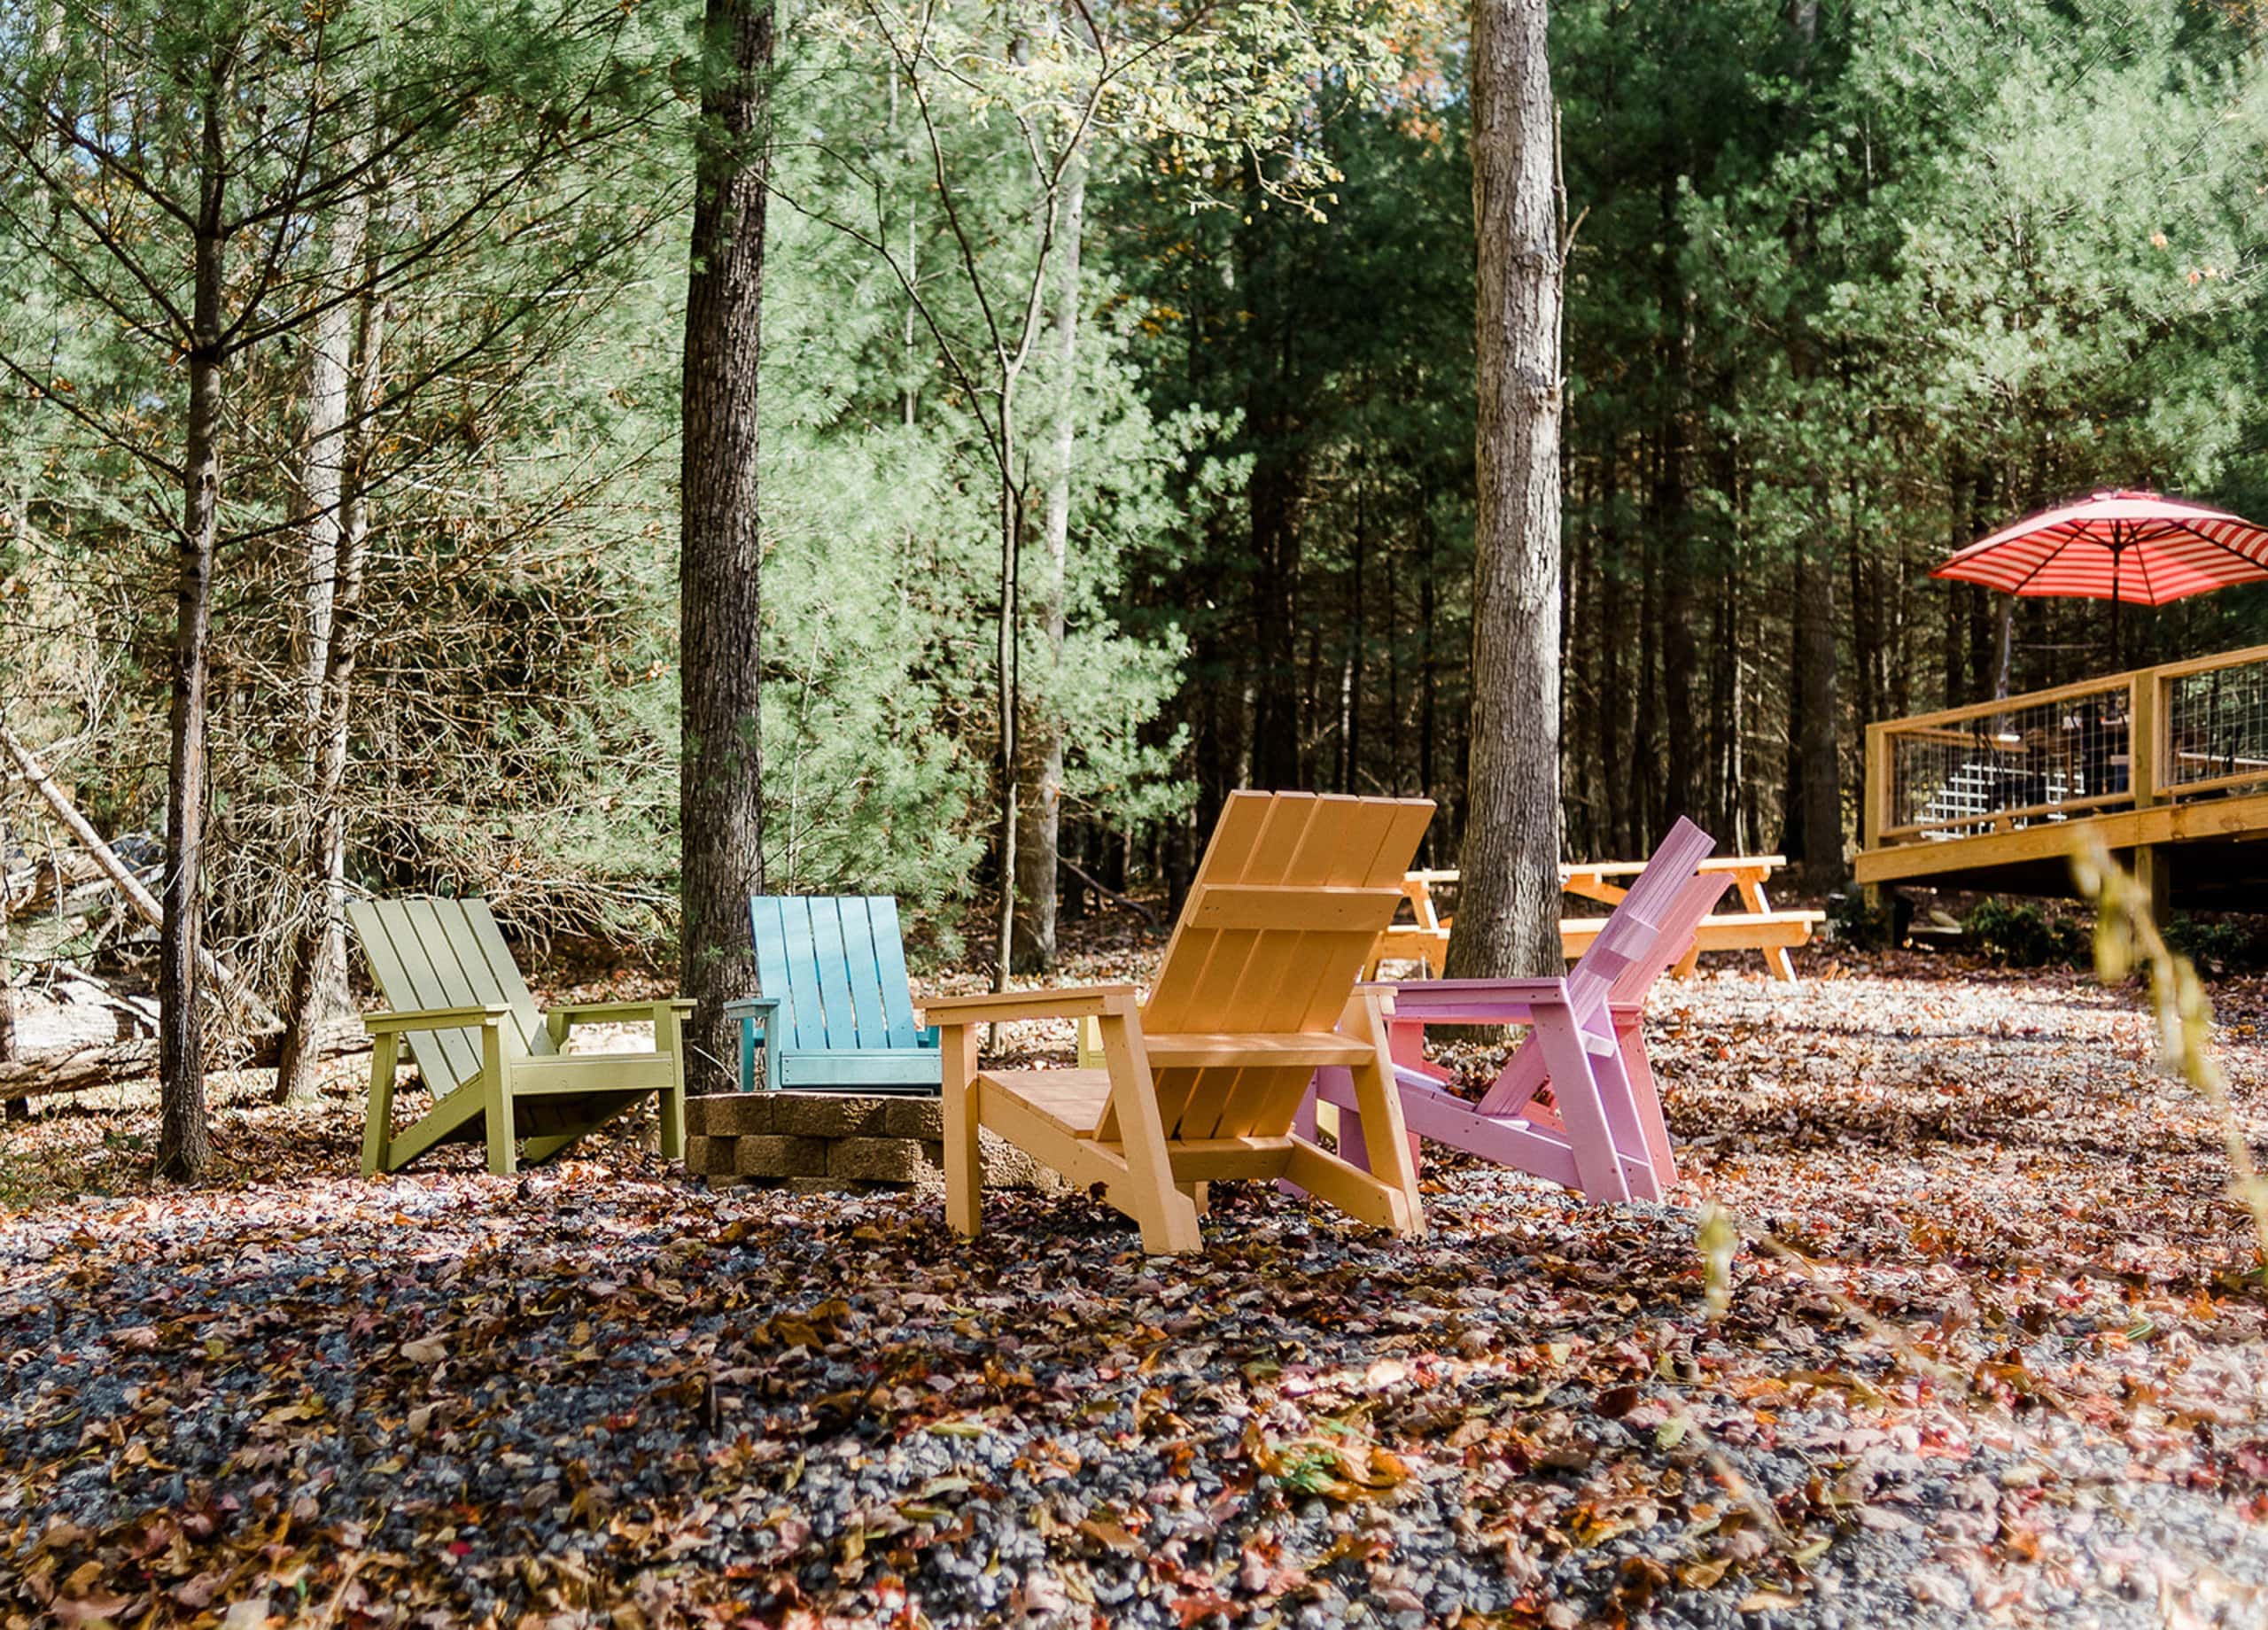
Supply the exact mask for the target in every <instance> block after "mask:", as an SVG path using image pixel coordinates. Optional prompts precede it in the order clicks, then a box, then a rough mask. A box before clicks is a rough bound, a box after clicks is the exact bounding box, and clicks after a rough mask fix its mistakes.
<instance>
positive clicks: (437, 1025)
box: [362, 1002, 512, 1036]
mask: <svg viewBox="0 0 2268 1630" xmlns="http://www.w3.org/2000/svg"><path fill="white" fill-rule="evenodd" d="M511 1011H512V1010H511V1009H510V1008H509V1007H507V1006H506V1005H504V1004H503V1003H501V1002H484V1003H478V1004H476V1005H470V1006H466V1007H416V1008H411V1009H408V1011H406V1012H401V1013H364V1014H363V1015H362V1028H363V1029H365V1030H367V1031H368V1032H369V1034H371V1035H372V1036H384V1034H385V1033H386V1032H387V1031H389V1030H454V1029H455V1028H457V1027H458V1026H460V1025H467V1024H478V1025H491V1024H500V1023H501V1022H502V1021H503V1020H504V1016H505V1015H506V1014H508V1013H510V1012H511Z"/></svg>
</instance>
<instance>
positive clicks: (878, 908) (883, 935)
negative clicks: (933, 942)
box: [866, 894, 921, 1047]
mask: <svg viewBox="0 0 2268 1630" xmlns="http://www.w3.org/2000/svg"><path fill="white" fill-rule="evenodd" d="M866 923H867V931H868V932H869V933H870V934H872V935H874V966H875V973H876V975H877V976H878V977H879V978H880V980H881V982H882V1028H883V1037H884V1039H883V1045H885V1046H889V1047H915V1046H919V1045H920V1042H921V1027H920V1025H919V1024H918V1023H916V1022H915V1021H914V1018H913V980H912V979H911V978H910V977H909V976H908V975H907V974H906V971H905V933H904V931H903V930H902V929H901V928H899V926H898V920H897V901H896V900H895V899H893V898H892V897H890V896H889V895H886V894H878V895H873V896H870V897H868V898H867V901H866Z"/></svg>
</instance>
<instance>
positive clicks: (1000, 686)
mask: <svg viewBox="0 0 2268 1630" xmlns="http://www.w3.org/2000/svg"><path fill="white" fill-rule="evenodd" d="M993 438H994V440H993V446H994V449H995V451H996V452H997V453H998V457H999V461H1000V466H999V477H1000V516H999V519H1000V611H999V617H998V622H997V624H996V625H995V627H996V630H997V633H998V642H997V643H996V645H995V646H994V648H993V655H992V685H993V700H994V702H995V705H996V706H997V707H998V710H999V714H1000V760H999V768H1000V787H999V798H1000V848H999V854H998V860H999V865H1000V912H999V915H998V919H997V920H996V922H995V925H994V932H993V935H992V988H993V989H994V990H1006V989H1007V988H1008V971H1009V966H1010V961H1011V956H1012V952H1013V949H1014V943H1015V933H1016V827H1017V816H1018V814H1019V808H1018V806H1019V804H1020V803H1021V801H1022V796H1023V795H1022V792H1021V788H1020V778H1019V776H1018V768H1019V766H1018V765H1017V763H1016V752H1017V742H1016V737H1017V724H1018V721H1017V718H1016V715H1017V713H1018V711H1019V710H1021V708H1022V706H1023V698H1022V690H1023V687H1022V684H1021V673H1020V671H1019V667H1018V664H1019V663H1020V662H1021V657H1022V649H1021V647H1022V632H1021V631H1022V624H1023V617H1022V610H1021V604H1020V600H1021V594H1022V589H1023V553H1024V488H1023V485H1022V484H1021V483H1020V482H1018V481H1017V480H1016V478H1015V474H1014V472H1015V468H1016V459H1017V456H1018V454H1017V448H1016V382H1015V378H1014V376H1013V375H1011V374H1006V373H1004V374H1003V376H1002V377H1001V380H1000V394H999V399H998V420H997V421H996V423H995V424H994V427H993ZM994 1028H995V1029H996V1030H997V1029H998V1027H997V1026H996V1027H994Z"/></svg>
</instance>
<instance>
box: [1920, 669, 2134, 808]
mask: <svg viewBox="0 0 2268 1630" xmlns="http://www.w3.org/2000/svg"><path fill="white" fill-rule="evenodd" d="M2128 698H2129V692H2128V688H2127V687H2126V685H2125V684H2124V682H2123V681H2122V682H2118V683H2115V684H2109V685H2105V686H2103V687H2101V688H2099V689H2095V690H2089V691H2085V692H2080V693H2077V694H2072V695H2064V696H2061V697H2058V698H2056V699H2055V700H2054V701H2049V702H2025V701H2024V700H2023V698H2022V697H2012V698H2010V701H2009V705H2008V707H2007V708H2005V709H2004V710H1999V711H1996V712H1992V713H1989V714H1980V715H1978V716H1977V717H1974V718H1965V719H1961V720H1957V721H1948V722H1944V723H1938V724H1928V725H1917V726H1912V727H1910V728H1898V729H1893V730H1892V731H1891V734H1890V739H1889V749H1890V757H1889V770H1890V775H1891V794H1890V799H1889V809H1888V812H1889V816H1890V826H1889V827H1888V830H1887V832H1886V834H1885V835H1900V834H1902V835H1907V836H1923V837H1965V836H1969V835H1971V834H1976V833H1979V832H1991V831H2000V830H2013V829H2016V828H2019V827H2026V826H2030V825H2031V824H2032V823H2034V822H2037V821H2054V820H2062V819H2065V817H2066V811H2070V812H2073V813H2079V812H2088V811H2094V810H2097V809H2101V808H2105V807H2108V806H2111V805H2115V804H2118V803H2124V802H2125V801H2127V800H2128V799H2130V798H2131V797H2132V796H2133V794H2132V784H2133V776H2132V742H2133V721H2132V719H2131V718H2129V717H2128V714H2129V712H2130V709H2129V706H2128Z"/></svg>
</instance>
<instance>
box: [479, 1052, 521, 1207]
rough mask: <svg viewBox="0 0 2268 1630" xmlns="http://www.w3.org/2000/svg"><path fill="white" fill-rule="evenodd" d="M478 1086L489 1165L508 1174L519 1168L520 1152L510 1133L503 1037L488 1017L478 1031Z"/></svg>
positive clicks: (510, 1108)
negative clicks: (482, 1105)
mask: <svg viewBox="0 0 2268 1630" xmlns="http://www.w3.org/2000/svg"><path fill="white" fill-rule="evenodd" d="M480 1043H481V1045H480V1058H481V1071H480V1090H481V1091H482V1093H483V1094H484V1095H485V1098H486V1100H487V1101H486V1104H485V1106H484V1109H483V1119H484V1120H485V1121H486V1122H487V1125H488V1169H489V1170H490V1171H492V1172H493V1173H495V1174H496V1176H499V1177H509V1176H511V1175H512V1174H513V1173H514V1172H516V1171H517V1170H518V1169H519V1164H520V1162H519V1155H518V1153H517V1148H516V1146H515V1143H514V1138H513V1133H512V1086H511V1082H510V1080H509V1078H508V1076H507V1074H506V1070H507V1065H506V1062H505V1058H504V1037H503V1033H502V1031H501V1028H499V1027H498V1026H497V1025H496V1024H495V1023H494V1022H493V1021H491V1022H490V1023H488V1024H487V1025H485V1026H483V1027H482V1029H481V1033H480Z"/></svg>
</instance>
